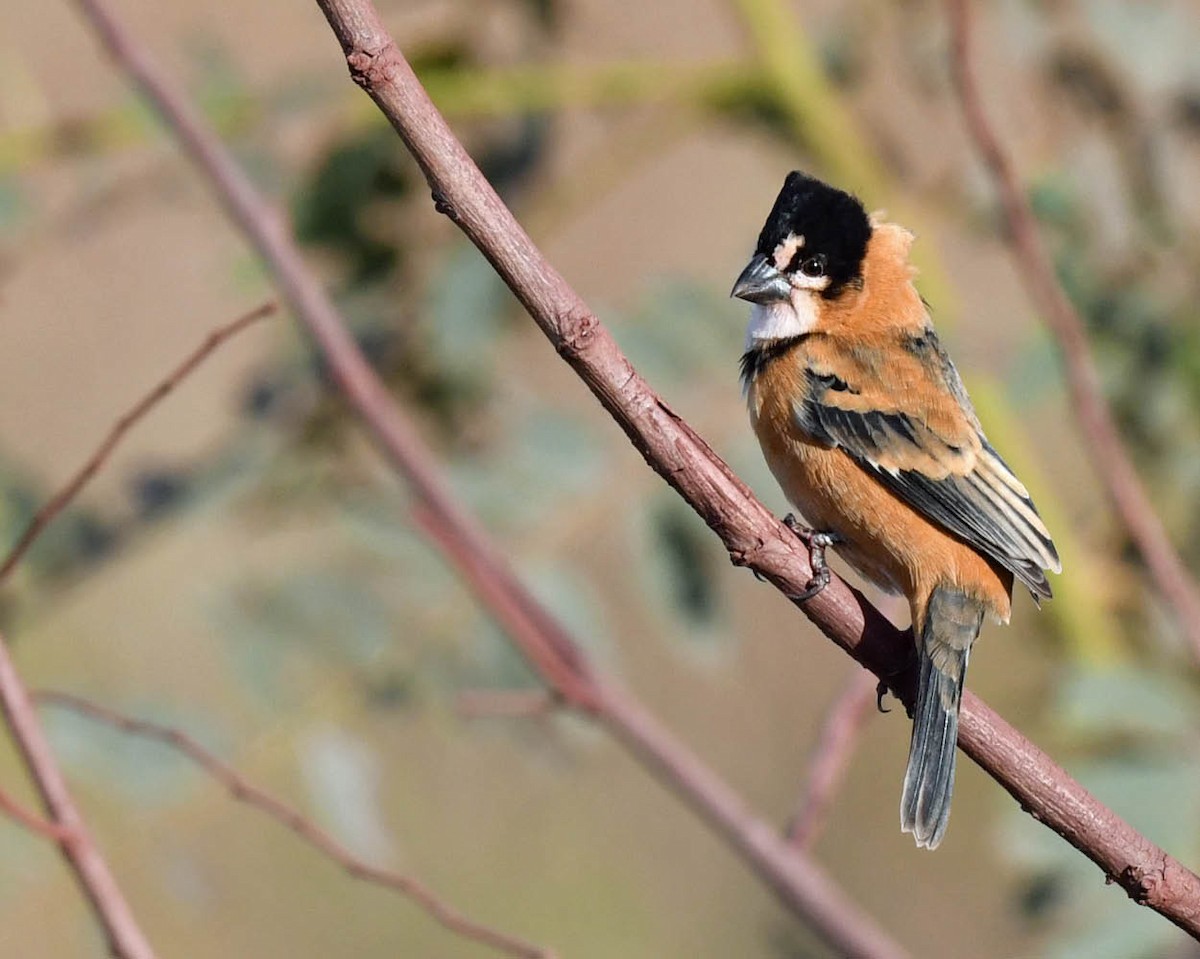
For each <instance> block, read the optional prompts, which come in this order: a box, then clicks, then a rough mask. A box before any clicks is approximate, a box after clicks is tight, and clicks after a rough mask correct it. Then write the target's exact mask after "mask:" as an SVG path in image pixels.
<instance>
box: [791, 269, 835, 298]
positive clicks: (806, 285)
mask: <svg viewBox="0 0 1200 959" xmlns="http://www.w3.org/2000/svg"><path fill="white" fill-rule="evenodd" d="M788 282H789V283H790V284H792V286H793V287H795V288H796V289H797V290H805V291H806V292H812V293H821V292H824V291H825V290H827V289H829V277H827V276H824V275H822V276H805V275H804V274H803V273H800V272H796V273H791V274H789V275H788ZM792 299H793V300H794V299H798V297H796V296H795V295H793V296H792Z"/></svg>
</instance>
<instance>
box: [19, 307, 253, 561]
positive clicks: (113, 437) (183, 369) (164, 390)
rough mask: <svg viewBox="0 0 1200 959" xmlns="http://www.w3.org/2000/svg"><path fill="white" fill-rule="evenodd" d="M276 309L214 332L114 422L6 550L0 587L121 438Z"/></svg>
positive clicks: (251, 313)
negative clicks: (214, 355)
mask: <svg viewBox="0 0 1200 959" xmlns="http://www.w3.org/2000/svg"><path fill="white" fill-rule="evenodd" d="M275 310H276V305H275V304H274V303H264V304H263V305H262V306H259V307H257V308H256V309H254V310H251V311H250V312H249V313H247V314H245V315H244V316H240V317H238V318H237V319H236V320H234V321H233V322H231V323H227V324H226V325H225V326H222V327H218V328H217V329H215V330H213V331H212V332H211V333H210V334H209V335H208V336H207V337H206V338H205V340H204V342H203V343H201V344H200V346H199V347H198V348H197V349H196V350H195V351H193V352H192V354H191V355H190V356H188V358H187V359H186V360H184V361H183V362H182V363H180V364H179V366H177V367H176V368H175V369H174V370H172V371H171V372H170V373H169V374H168V375H167V376H166V377H165V378H164V379H163V380H162V381H161V382H159V383H158V385H157V386H155V387H154V389H152V390H151V391H150V392H149V393H147V394H146V395H145V396H144V397H142V399H141V400H139V401H138V403H137V404H136V405H135V406H134V407H133V408H132V409H130V410H129V412H127V413H125V415H123V416H122V417H121V418H120V419H119V420H117V422H116V423H115V424H114V425H113V427H112V429H111V430H110V431H109V433H108V435H107V436H106V437H105V438H104V440H103V442H101V444H100V445H99V446H98V447H96V451H95V452H94V453H92V455H91V457H90V458H89V459H88V460H87V462H86V463H84V464H83V466H81V467H80V468H79V471H78V472H77V473H76V474H75V475H74V476H72V477H71V479H70V480H69V481H68V482H67V484H66V485H65V486H63V487H62V489H60V490H59V491H58V492H57V493H55V494H54V495H53V496H52V497H51V498H50V500H49V502H47V503H46V505H45V506H43V507H42V508H41V509H40V510H38V511H37V513H36V514H35V515H34V517H33V519H32V520H31V521H30V523H29V526H28V527H26V529H25V532H24V533H22V534H21V538H20V539H18V540H17V541H16V543H15V544H13V547H12V549H10V550H9V551H8V555H7V556H6V557H5V558H4V562H2V563H0V584H3V582H4V581H5V580H6V579H7V578H8V576H9V574H10V573H12V571H13V569H15V568H16V565H17V563H19V562H20V561H21V557H23V556H24V555H25V554H26V552H28V551H29V548H30V547H31V546H32V545H33V544H34V542H35V541H36V540H37V538H38V537H39V536H41V534H42V532H43V530H45V528H46V527H47V526H49V525H50V524H51V523H52V522H54V519H55V517H57V516H58V514H59V513H61V512H62V511H63V510H64V509H66V507H67V505H68V504H69V503H70V502H71V501H72V500H73V499H74V498H75V497H76V496H78V495H79V491H80V490H81V489H83V487H84V486H86V485H87V483H88V482H89V481H90V480H91V478H92V477H93V476H95V475H96V474H97V473H98V472H100V469H101V468H102V467H103V466H104V464H105V463H106V462H107V460H108V457H109V456H110V455H111V454H112V451H113V450H114V449H115V448H116V446H117V444H118V443H120V442H121V439H122V437H124V436H125V434H126V433H128V432H129V431H130V430H131V429H132V428H133V427H134V426H136V425H137V423H138V421H139V420H140V419H141V418H142V417H144V416H145V415H146V414H147V413H149V412H150V411H151V410H152V409H153V408H154V407H155V406H157V405H158V403H159V402H160V401H162V400H163V399H164V398H165V397H166V396H167V394H169V393H170V392H171V391H172V390H174V389H175V387H177V386H178V385H179V384H180V383H182V382H183V381H184V380H185V379H186V378H187V377H188V375H189V374H190V373H191V372H192V370H194V369H195V368H196V367H197V366H199V365H200V364H201V363H203V362H204V361H205V359H207V358H208V356H209V354H210V353H212V352H213V350H215V349H216V348H217V347H219V346H220V345H221V344H222V343H224V342H225V341H226V340H228V339H229V338H230V337H233V336H236V335H237V334H238V333H240V332H241V331H242V330H244V329H245V328H246V327H248V326H250V325H251V324H252V323H255V322H257V321H258V320H261V319H262V318H263V317H265V316H269V315H270V314H272V313H274V312H275Z"/></svg>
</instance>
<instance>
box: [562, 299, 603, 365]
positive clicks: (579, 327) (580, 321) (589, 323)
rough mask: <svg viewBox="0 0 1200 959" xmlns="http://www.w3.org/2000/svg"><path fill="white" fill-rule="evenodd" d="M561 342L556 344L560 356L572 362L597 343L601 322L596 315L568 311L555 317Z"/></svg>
mask: <svg viewBox="0 0 1200 959" xmlns="http://www.w3.org/2000/svg"><path fill="white" fill-rule="evenodd" d="M554 325H555V326H556V327H557V328H558V333H559V340H558V342H557V343H555V344H554V348H555V349H556V350H558V354H559V356H561V357H563V358H564V359H566V360H572V359H574V358H576V357H578V356H580V355H581V354H582V353H583V352H584V351H586V350H587V349H588V347H589V346H591V344H592V343H593V342H595V339H596V334H597V332H598V331H599V329H600V321H599V320H598V319H597V318H596V315H595V314H594V313H588V312H585V311H575V310H567V311H565V312H562V313H559V314H558V316H556V317H555V323H554Z"/></svg>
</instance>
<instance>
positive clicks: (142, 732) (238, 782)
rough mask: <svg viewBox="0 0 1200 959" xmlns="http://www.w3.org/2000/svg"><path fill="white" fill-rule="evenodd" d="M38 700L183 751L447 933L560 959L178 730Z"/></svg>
mask: <svg viewBox="0 0 1200 959" xmlns="http://www.w3.org/2000/svg"><path fill="white" fill-rule="evenodd" d="M34 699H36V700H37V701H38V702H40V703H42V704H44V705H48V706H53V707H56V708H59V709H66V710H70V711H71V712H74V713H77V714H79V715H81V716H86V717H87V718H88V719H91V720H94V721H96V722H100V723H104V724H106V725H108V726H111V727H113V728H114V729H118V730H120V731H121V732H123V733H127V734H129V735H132V736H141V737H144V738H146V739H153V740H154V741H156V742H159V743H162V744H163V745H165V746H168V747H170V748H171V749H174V750H175V751H176V752H179V753H182V754H183V755H184V756H186V757H187V758H188V759H190V760H191V761H192V762H193V763H195V764H196V765H197V766H199V767H200V768H201V769H202V770H204V772H206V773H207V774H208V775H209V776H211V777H212V778H213V779H215V780H216V781H217V782H218V783H220V784H221V785H222V786H224V787H225V788H226V789H227V790H228V791H229V795H230V796H232V797H233V798H234V799H236V800H237V801H238V802H241V803H245V804H246V805H248V806H251V807H253V808H255V809H257V810H259V811H260V812H262V813H265V814H266V815H268V816H270V817H271V818H272V819H274V820H275V821H276V822H278V823H281V824H282V825H283V826H285V827H286V828H287V829H290V830H291V831H292V832H293V833H295V834H296V835H297V836H299V837H300V838H301V839H302V840H304V842H306V843H308V844H309V845H310V846H313V847H314V848H315V849H317V850H318V851H319V852H321V853H322V854H324V855H325V856H327V857H328V858H330V859H332V860H333V861H334V862H336V863H337V864H338V865H339V866H341V867H342V868H343V869H345V870H346V872H347V873H349V874H350V875H351V876H352V877H353V878H355V879H361V880H363V881H364V882H370V883H374V884H375V885H378V886H384V887H385V888H388V889H393V890H395V891H396V892H399V893H400V894H401V895H403V896H406V897H407V898H409V899H411V900H412V901H413V902H415V903H416V904H417V905H419V906H420V907H421V908H422V909H424V910H425V911H426V912H427V913H429V915H430V916H432V917H433V918H434V919H435V920H436V921H437V922H439V923H441V925H443V926H444V927H445V928H446V929H449V930H450V931H451V932H453V933H455V934H457V935H460V936H462V937H463V938H465V939H471V940H473V941H475V942H479V943H482V944H484V945H486V946H491V947H493V948H494V949H497V950H499V951H501V952H504V953H507V954H508V955H510V956H518V957H521V959H555V953H553V952H551V951H550V950H548V949H542V948H541V947H539V946H535V945H533V944H532V943H529V942H526V941H525V940H523V939H518V938H516V937H515V936H510V935H508V934H507V933H504V932H500V931H499V930H496V929H492V928H490V927H489V926H484V925H482V924H480V923H477V922H474V921H472V920H471V919H468V918H467V917H466V916H464V915H463V914H462V913H460V912H459V911H458V910H457V909H454V908H453V907H452V906H449V905H447V904H446V903H445V902H443V901H442V900H441V899H439V898H438V897H437V896H436V895H435V894H434V893H433V891H432V890H431V889H429V887H427V886H426V885H424V884H423V883H421V882H418V881H417V880H415V879H413V878H412V877H410V876H406V875H404V874H403V873H398V872H395V871H393V870H391V869H383V868H381V867H379V866H373V865H371V864H370V863H369V862H366V861H364V860H362V859H360V858H359V857H357V856H355V855H354V853H352V852H351V851H350V850H349V849H347V848H346V847H345V846H343V845H342V844H341V843H340V842H338V841H337V840H336V839H334V838H333V836H331V835H330V834H329V833H327V832H326V831H325V830H324V829H322V828H321V827H320V826H318V825H317V824H316V823H314V822H313V821H312V820H311V819H309V818H308V817H307V816H305V815H303V814H302V813H300V812H299V811H298V810H296V809H294V808H293V807H291V806H289V805H287V803H284V802H282V801H280V800H278V799H276V798H275V797H274V796H272V795H271V794H270V793H269V792H267V791H266V790H264V789H260V788H259V787H258V786H256V785H254V784H253V783H252V782H250V781H249V780H248V779H246V778H245V777H244V776H243V775H241V773H239V772H238V771H237V770H236V769H234V768H233V767H232V766H230V765H229V764H228V763H225V762H223V761H222V760H220V759H218V758H217V757H216V755H215V754H213V753H212V752H210V751H209V750H208V749H205V748H204V747H203V746H201V745H200V743H199V742H197V741H196V740H195V739H193V738H192V737H191V736H189V735H187V734H186V733H184V732H181V731H180V730H178V729H173V728H172V727H170V726H164V725H162V724H160V723H155V722H150V721H148V720H145V719H134V718H133V717H132V716H126V715H125V714H123V713H120V712H118V711H117V710H115V709H110V708H109V707H107V706H101V705H100V704H99V703H96V702H93V701H92V700H90V699H85V698H84V697H82V696H76V695H73V694H71V693H63V692H58V691H56V690H38V691H37V692H35V693H34Z"/></svg>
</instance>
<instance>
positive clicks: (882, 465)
mask: <svg viewBox="0 0 1200 959" xmlns="http://www.w3.org/2000/svg"><path fill="white" fill-rule="evenodd" d="M914 239H915V238H914V235H913V234H912V233H911V232H910V231H908V230H907V229H905V228H904V227H902V226H900V225H898V224H895V223H891V222H887V221H886V220H885V219H884V217H883V216H882V215H868V213H867V211H866V209H865V208H864V206H863V204H862V203H861V202H860V201H859V200H858V198H857V197H855V196H853V195H852V194H850V193H847V192H845V191H842V190H839V189H837V188H835V187H832V186H830V185H828V184H826V183H824V182H822V181H821V180H819V179H817V178H815V177H812V176H810V175H808V174H806V173H803V172H801V171H793V172H791V173H789V174H788V175H787V177H786V179H785V180H784V184H783V188H782V189H781V190H780V192H779V195H778V197H777V199H776V200H775V204H774V206H773V207H772V208H771V212H770V215H769V216H768V217H767V220H766V223H765V224H764V226H763V228H762V231H761V232H760V233H759V236H758V242H757V245H756V246H755V249H754V254H753V256H752V257H751V259H750V262H749V263H748V264H747V265H746V267H745V269H744V270H743V271H742V273H741V275H740V276H738V278H737V282H736V283H735V284H734V286H733V290H732V292H731V296H735V297H738V298H740V299H743V300H746V301H748V302H749V303H750V304H751V309H750V321H749V325H748V326H747V330H746V341H745V349H744V352H743V354H742V358H741V378H742V385H743V389H744V392H745V397H746V403H747V406H748V408H749V412H750V422H751V425H752V427H753V429H754V432H755V434H756V436H757V437H758V441H759V444H760V446H761V447H762V452H763V456H764V458H765V459H766V462H767V465H768V467H769V468H770V470H771V472H772V474H773V475H774V477H775V479H776V480H777V481H778V483H779V485H780V487H781V488H782V490H783V492H784V494H785V496H786V497H787V499H788V500H789V502H790V503H791V505H792V506H794V507H795V508H796V510H798V511H799V513H800V514H801V515H802V516H803V517H804V519H805V521H806V522H807V524H809V525H808V526H802V525H800V524H799V523H798V522H796V521H795V520H794V518H792V517H791V516H789V520H791V522H790V523H789V525H791V526H792V528H793V529H794V530H795V531H796V532H797V533H798V535H800V536H801V538H802V539H803V540H804V541H805V542H806V543H807V544H808V547H809V550H810V555H811V557H812V567H813V577H812V580H811V581H810V582H809V583H808V585H807V587H806V588H805V590H804V592H803V594H801V595H800V596H798V597H795V598H797V599H799V600H807V599H810V598H811V597H812V596H814V595H816V593H818V592H820V590H821V589H823V588H824V587H825V586H826V585H827V584H828V582H829V577H830V573H829V570H828V567H827V566H826V565H825V552H824V551H825V548H826V547H832V548H833V549H834V550H835V551H836V552H837V553H838V555H839V556H841V557H842V559H844V560H845V561H846V563H847V564H848V565H849V566H850V567H851V568H853V569H854V570H856V571H857V572H858V573H860V574H861V575H862V576H863V577H864V578H865V579H867V580H868V581H870V582H871V583H873V584H875V585H876V586H878V587H880V588H882V589H883V590H885V591H887V592H891V593H898V594H902V595H903V596H904V597H905V598H906V599H907V600H908V604H909V609H910V613H911V617H912V632H913V637H914V643H915V646H916V660H917V670H918V677H919V678H918V689H917V698H916V701H915V705H914V707H913V710H912V718H913V729H912V739H911V741H910V746H909V756H908V766H907V769H906V771H905V775H904V786H903V790H902V794H901V800H900V825H901V829H902V830H903V831H904V832H906V833H911V834H912V835H913V838H914V839H915V841H916V843H917V845H918V846H919V847H922V848H927V849H935V848H936V847H937V846H938V845H939V844H940V843H941V841H942V839H943V837H944V836H945V833H946V825H947V823H948V821H949V818H950V801H951V796H952V795H953V791H954V765H955V756H956V745H957V741H958V714H959V706H960V703H961V700H962V691H963V681H964V679H965V677H966V671H967V660H968V658H969V656H970V653H971V647H972V644H973V643H974V642H975V640H976V638H977V637H978V635H979V631H980V628H981V626H982V624H983V621H984V619H985V617H990V618H991V619H994V620H996V621H997V622H1000V623H1007V622H1008V620H1009V615H1010V611H1011V602H1012V592H1013V584H1014V581H1019V582H1020V583H1022V584H1023V585H1024V586H1025V587H1026V588H1027V589H1028V590H1029V592H1030V594H1031V596H1032V597H1033V599H1034V601H1035V602H1037V603H1038V605H1040V601H1041V600H1042V599H1049V598H1050V596H1051V589H1050V584H1049V582H1048V581H1047V579H1046V571H1051V572H1054V573H1059V572H1061V570H1062V564H1061V562H1060V561H1059V557H1058V552H1057V550H1056V549H1055V547H1054V543H1053V540H1052V539H1051V536H1050V533H1049V531H1048V530H1047V529H1046V525H1045V523H1044V522H1043V521H1042V519H1041V517H1040V516H1039V515H1038V511H1037V509H1036V507H1035V506H1034V504H1033V501H1032V500H1031V498H1030V496H1029V491H1028V490H1027V489H1026V488H1025V486H1024V485H1023V484H1022V483H1021V481H1020V480H1019V479H1017V477H1016V476H1015V475H1014V474H1013V471H1012V470H1011V469H1010V468H1009V467H1008V465H1007V464H1006V463H1005V462H1004V460H1003V459H1002V458H1001V456H1000V454H999V453H998V452H997V451H996V449H995V448H994V447H993V446H992V444H991V443H990V442H989V441H988V439H987V436H985V435H984V432H983V428H982V427H981V426H980V423H979V418H978V417H977V416H976V414H975V410H974V409H973V408H972V406H971V401H970V399H969V397H968V396H967V391H966V389H965V388H964V386H963V382H962V379H961V378H960V377H959V375H958V371H957V370H956V369H955V367H954V364H953V362H951V360H950V357H949V355H948V354H947V353H946V351H945V349H944V348H943V347H942V345H941V343H940V342H939V340H938V336H937V333H936V332H935V330H934V327H933V322H932V319H931V316H930V311H929V308H928V306H927V304H926V303H925V301H924V300H923V299H922V297H921V295H920V293H919V292H918V290H917V288H916V286H915V277H916V270H915V268H914V267H913V266H912V265H911V263H910V259H909V255H910V250H911V247H912V244H913V242H914Z"/></svg>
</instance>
